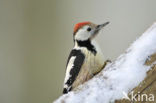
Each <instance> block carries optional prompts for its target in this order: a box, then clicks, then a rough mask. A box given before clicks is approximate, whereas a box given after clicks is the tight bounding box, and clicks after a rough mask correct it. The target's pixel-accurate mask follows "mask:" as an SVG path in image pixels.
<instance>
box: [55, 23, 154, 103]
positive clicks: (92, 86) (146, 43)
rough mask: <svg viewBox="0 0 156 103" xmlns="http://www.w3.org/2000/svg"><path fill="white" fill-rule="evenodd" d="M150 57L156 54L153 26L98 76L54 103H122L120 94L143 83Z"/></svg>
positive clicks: (122, 94)
mask: <svg viewBox="0 0 156 103" xmlns="http://www.w3.org/2000/svg"><path fill="white" fill-rule="evenodd" d="M153 53H156V23H155V24H153V25H152V26H151V27H150V28H149V29H148V30H147V31H146V32H145V33H144V34H143V35H142V36H141V37H140V38H138V39H137V40H136V41H135V42H134V43H133V44H132V45H131V46H130V48H128V49H127V51H126V52H125V53H124V54H122V55H121V56H119V57H118V58H117V59H116V60H115V62H113V63H112V64H110V65H108V66H107V67H106V68H105V69H104V70H103V71H102V72H101V74H100V75H97V76H96V77H94V78H93V79H91V80H90V81H88V82H86V83H85V84H84V85H81V86H79V87H78V88H81V90H77V91H72V92H69V93H68V94H66V95H63V96H61V97H60V98H59V99H58V100H56V101H55V103H61V102H62V101H64V102H63V103H110V102H114V101H115V100H117V99H122V98H123V96H124V95H125V94H124V93H128V92H130V91H131V90H132V89H133V88H135V87H136V86H137V85H138V84H139V83H140V82H141V81H143V80H144V78H145V77H146V72H147V71H148V70H149V68H150V66H146V65H144V63H145V61H146V60H147V59H148V57H149V56H150V55H152V54H153ZM123 92H124V93H123Z"/></svg>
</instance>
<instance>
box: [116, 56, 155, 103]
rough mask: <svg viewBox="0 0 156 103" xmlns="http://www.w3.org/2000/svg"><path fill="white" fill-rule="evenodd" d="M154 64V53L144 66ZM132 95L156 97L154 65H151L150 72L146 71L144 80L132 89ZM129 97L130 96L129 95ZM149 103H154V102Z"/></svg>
mask: <svg viewBox="0 0 156 103" xmlns="http://www.w3.org/2000/svg"><path fill="white" fill-rule="evenodd" d="M154 62H156V53H155V54H153V55H151V57H150V58H149V59H148V60H147V61H146V63H145V65H152V64H153V63H154ZM133 91H134V94H138V92H139V95H142V94H147V95H149V94H153V95H154V96H156V65H153V66H152V68H151V70H149V71H148V73H147V76H146V78H145V79H144V81H142V82H141V83H140V84H139V85H138V86H137V87H136V88H134V89H133ZM129 97H130V95H129ZM115 103H149V101H148V102H147V101H145V100H144V101H141V102H140V101H129V100H128V99H123V100H116V102H115ZM151 103H156V100H155V101H154V102H151Z"/></svg>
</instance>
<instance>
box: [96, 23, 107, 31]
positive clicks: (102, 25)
mask: <svg viewBox="0 0 156 103" xmlns="http://www.w3.org/2000/svg"><path fill="white" fill-rule="evenodd" d="M107 24H109V22H105V23H103V24H100V25H97V26H96V29H99V30H100V29H101V28H103V27H105V26H106V25H107Z"/></svg>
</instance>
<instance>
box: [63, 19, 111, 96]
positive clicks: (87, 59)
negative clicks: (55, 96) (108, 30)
mask: <svg viewBox="0 0 156 103" xmlns="http://www.w3.org/2000/svg"><path fill="white" fill-rule="evenodd" d="M107 24H109V22H106V23H104V24H100V25H96V24H94V23H92V22H81V23H77V24H76V25H75V27H74V32H73V39H74V47H73V49H72V50H71V52H70V55H69V57H68V60H67V65H66V74H65V79H64V87H63V94H66V93H68V92H69V91H71V90H73V89H74V88H75V87H77V86H79V85H80V84H83V83H84V82H85V81H87V80H89V79H91V78H92V77H93V76H94V75H96V74H97V73H99V72H100V71H101V70H102V69H103V68H104V66H105V65H106V63H107V62H109V61H108V60H107V61H106V62H105V61H104V58H103V53H102V52H101V49H100V48H99V46H98V44H97V43H96V41H95V37H96V35H97V34H98V33H99V31H100V30H101V29H102V28H103V27H104V26H106V25H107Z"/></svg>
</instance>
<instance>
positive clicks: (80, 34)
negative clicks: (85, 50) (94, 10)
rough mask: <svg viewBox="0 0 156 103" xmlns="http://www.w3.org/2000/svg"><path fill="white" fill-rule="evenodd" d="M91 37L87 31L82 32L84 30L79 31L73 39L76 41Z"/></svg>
mask: <svg viewBox="0 0 156 103" xmlns="http://www.w3.org/2000/svg"><path fill="white" fill-rule="evenodd" d="M90 36H91V34H90V33H89V32H88V31H84V30H79V31H78V32H77V33H76V35H75V39H76V40H82V41H83V40H87V39H89V38H90Z"/></svg>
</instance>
